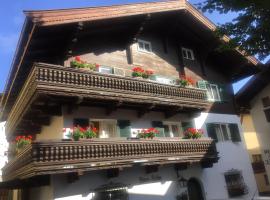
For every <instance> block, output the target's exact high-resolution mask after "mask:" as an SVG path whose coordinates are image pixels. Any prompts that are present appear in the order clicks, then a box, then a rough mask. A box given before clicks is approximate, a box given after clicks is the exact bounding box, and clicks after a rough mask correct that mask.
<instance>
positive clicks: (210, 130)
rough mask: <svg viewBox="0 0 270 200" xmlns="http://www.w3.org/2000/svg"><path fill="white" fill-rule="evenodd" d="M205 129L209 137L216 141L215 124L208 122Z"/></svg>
mask: <svg viewBox="0 0 270 200" xmlns="http://www.w3.org/2000/svg"><path fill="white" fill-rule="evenodd" d="M206 130H207V134H208V136H209V137H211V138H212V139H213V140H215V141H216V142H217V141H218V138H217V134H216V130H215V124H211V123H208V124H206Z"/></svg>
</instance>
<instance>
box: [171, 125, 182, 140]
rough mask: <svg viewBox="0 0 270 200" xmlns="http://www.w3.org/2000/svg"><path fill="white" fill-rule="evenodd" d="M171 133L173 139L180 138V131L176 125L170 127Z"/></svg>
mask: <svg viewBox="0 0 270 200" xmlns="http://www.w3.org/2000/svg"><path fill="white" fill-rule="evenodd" d="M172 133H173V137H179V136H180V131H179V128H178V126H177V125H172Z"/></svg>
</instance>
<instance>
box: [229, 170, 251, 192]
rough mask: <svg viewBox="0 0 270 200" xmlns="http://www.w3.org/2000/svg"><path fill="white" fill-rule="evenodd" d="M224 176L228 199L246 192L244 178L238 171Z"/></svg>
mask: <svg viewBox="0 0 270 200" xmlns="http://www.w3.org/2000/svg"><path fill="white" fill-rule="evenodd" d="M224 176H225V181H226V185H227V190H228V194H229V196H230V197H236V196H241V195H244V194H246V193H247V192H248V191H247V187H246V185H245V182H244V178H243V176H242V173H241V172H240V171H238V170H233V171H229V172H226V173H225V174H224Z"/></svg>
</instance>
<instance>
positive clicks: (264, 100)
mask: <svg viewBox="0 0 270 200" xmlns="http://www.w3.org/2000/svg"><path fill="white" fill-rule="evenodd" d="M262 104H263V107H269V106H270V98H269V97H264V98H262Z"/></svg>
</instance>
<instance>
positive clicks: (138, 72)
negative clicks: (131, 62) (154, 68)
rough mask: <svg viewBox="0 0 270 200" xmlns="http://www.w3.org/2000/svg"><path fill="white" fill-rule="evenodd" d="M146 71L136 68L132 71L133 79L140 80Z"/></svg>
mask: <svg viewBox="0 0 270 200" xmlns="http://www.w3.org/2000/svg"><path fill="white" fill-rule="evenodd" d="M143 73H144V70H143V69H142V68H141V67H134V68H133V69H132V77H134V78H138V77H141V78H142V76H143Z"/></svg>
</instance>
